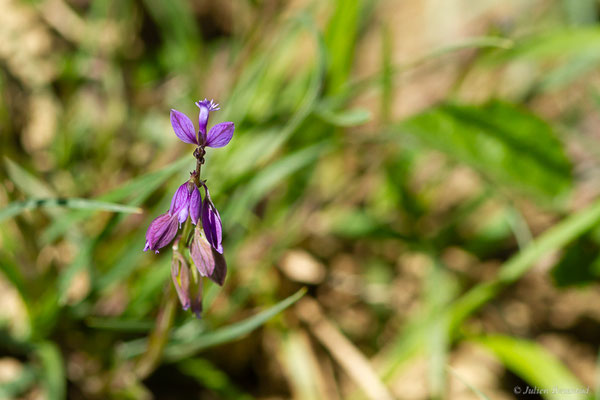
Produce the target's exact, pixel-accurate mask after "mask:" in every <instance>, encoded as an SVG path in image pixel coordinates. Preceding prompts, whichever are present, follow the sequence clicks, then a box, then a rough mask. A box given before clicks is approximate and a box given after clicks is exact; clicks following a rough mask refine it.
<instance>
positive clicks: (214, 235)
mask: <svg viewBox="0 0 600 400" xmlns="http://www.w3.org/2000/svg"><path fill="white" fill-rule="evenodd" d="M204 191H205V194H206V195H205V197H204V201H203V202H202V216H201V217H202V228H203V229H204V232H205V233H206V239H207V240H208V242H209V243H210V244H211V245H212V247H213V248H214V249H215V250H217V252H219V253H221V254H223V245H222V243H221V242H222V240H223V229H222V226H221V216H220V215H219V212H218V211H217V208H216V207H215V205H214V204H213V202H212V200H211V198H210V193H209V192H208V188H207V187H206V185H204Z"/></svg>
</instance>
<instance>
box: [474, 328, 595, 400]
mask: <svg viewBox="0 0 600 400" xmlns="http://www.w3.org/2000/svg"><path fill="white" fill-rule="evenodd" d="M470 341H472V342H474V343H476V344H479V345H481V346H482V347H484V348H486V349H487V350H489V351H491V352H492V353H493V354H494V355H495V356H496V357H498V359H499V360H500V361H501V362H502V363H503V364H504V365H505V366H506V368H508V369H510V370H511V371H512V372H514V373H515V374H517V375H518V376H520V377H521V378H522V379H523V380H524V381H526V382H527V383H528V384H529V385H530V388H531V387H535V388H537V389H539V390H540V391H541V392H542V393H540V394H541V395H542V397H544V398H545V399H548V400H560V399H565V398H566V397H568V398H569V399H575V400H583V399H586V398H588V396H587V395H588V394H589V387H586V386H584V385H583V384H582V383H581V382H580V381H579V380H578V379H577V378H576V377H575V376H574V375H573V373H572V372H571V371H569V370H568V369H567V368H566V367H565V366H564V365H563V363H562V362H561V361H560V360H559V359H558V358H556V357H555V356H554V355H553V354H551V353H550V352H548V350H546V349H545V348H544V347H542V346H540V345H539V344H537V343H535V342H532V341H529V340H524V339H518V338H514V337H510V336H505V335H492V336H483V337H478V338H473V339H470ZM515 390H519V391H521V393H523V394H524V393H525V390H526V388H525V387H519V389H517V388H515ZM560 390H580V391H582V393H581V392H580V393H566V394H565V393H564V392H559V391H560ZM517 394H518V393H517Z"/></svg>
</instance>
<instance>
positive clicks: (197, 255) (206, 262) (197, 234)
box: [190, 227, 227, 286]
mask: <svg viewBox="0 0 600 400" xmlns="http://www.w3.org/2000/svg"><path fill="white" fill-rule="evenodd" d="M190 255H191V256H192V260H193V261H194V265H195V266H196V269H197V270H198V273H199V274H200V276H206V277H208V278H209V279H210V280H212V281H213V282H215V283H217V284H218V285H220V286H223V283H224V282H225V276H226V275H227V263H226V262H225V258H224V257H223V255H222V254H221V253H218V252H217V251H216V250H215V249H214V248H213V246H212V245H211V244H210V243H209V242H208V240H206V236H205V235H204V231H203V230H202V229H200V228H199V227H196V229H195V230H194V237H193V238H192V244H191V246H190Z"/></svg>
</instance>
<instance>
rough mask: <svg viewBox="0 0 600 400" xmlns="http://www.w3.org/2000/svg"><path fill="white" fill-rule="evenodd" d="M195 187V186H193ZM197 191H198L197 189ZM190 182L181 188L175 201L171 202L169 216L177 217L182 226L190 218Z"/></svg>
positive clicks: (174, 198)
mask: <svg viewBox="0 0 600 400" xmlns="http://www.w3.org/2000/svg"><path fill="white" fill-rule="evenodd" d="M191 185H192V186H193V184H191ZM196 190H197V189H196ZM191 195H192V194H191V193H190V182H186V183H184V184H183V185H181V186H179V188H178V189H177V191H176V192H175V194H174V195H173V199H172V200H171V207H170V208H169V214H171V215H177V218H178V220H179V223H180V224H182V223H184V222H185V220H186V219H187V217H188V210H189V206H190V199H191Z"/></svg>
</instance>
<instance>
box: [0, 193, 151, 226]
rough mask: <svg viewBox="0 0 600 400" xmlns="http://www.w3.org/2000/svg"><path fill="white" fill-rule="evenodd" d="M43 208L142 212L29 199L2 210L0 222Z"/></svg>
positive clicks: (95, 203)
mask: <svg viewBox="0 0 600 400" xmlns="http://www.w3.org/2000/svg"><path fill="white" fill-rule="evenodd" d="M42 207H64V208H73V209H80V210H89V211H112V212H119V213H130V214H139V213H141V212H142V210H141V209H140V208H138V207H131V206H125V205H122V204H116V203H109V202H106V201H98V200H89V199H77V198H63V199H28V200H23V201H17V202H13V203H10V204H9V205H8V206H6V207H4V208H3V209H1V210H0V222H2V221H4V220H5V219H9V218H12V217H14V216H16V215H19V214H20V213H22V212H23V211H25V210H31V209H35V208H42Z"/></svg>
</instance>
